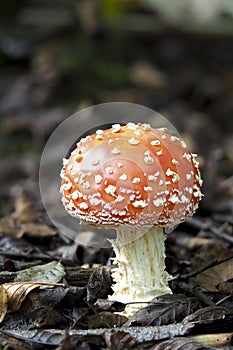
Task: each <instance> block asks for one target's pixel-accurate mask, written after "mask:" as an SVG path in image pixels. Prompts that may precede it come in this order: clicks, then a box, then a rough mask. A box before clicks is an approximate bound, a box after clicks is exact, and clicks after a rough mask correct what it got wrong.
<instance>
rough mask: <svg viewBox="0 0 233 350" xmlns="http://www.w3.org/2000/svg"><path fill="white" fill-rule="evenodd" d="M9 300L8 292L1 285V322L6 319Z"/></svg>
mask: <svg viewBox="0 0 233 350" xmlns="http://www.w3.org/2000/svg"><path fill="white" fill-rule="evenodd" d="M7 302H8V294H7V291H6V290H5V288H4V287H3V286H2V285H1V286H0V312H1V315H0V323H1V322H2V321H3V320H4V318H5V316H6V313H7Z"/></svg>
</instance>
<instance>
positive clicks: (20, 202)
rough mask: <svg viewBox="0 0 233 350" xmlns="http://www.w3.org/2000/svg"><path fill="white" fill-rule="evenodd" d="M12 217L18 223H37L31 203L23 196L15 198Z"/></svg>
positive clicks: (35, 213) (36, 216)
mask: <svg viewBox="0 0 233 350" xmlns="http://www.w3.org/2000/svg"><path fill="white" fill-rule="evenodd" d="M12 217H13V218H14V219H15V220H17V221H18V222H20V223H27V222H37V221H38V215H37V212H36V210H35V208H34V206H33V204H32V202H31V201H30V200H29V199H28V197H27V196H25V195H24V194H22V195H21V196H19V197H17V198H16V200H15V211H14V212H13V213H12Z"/></svg>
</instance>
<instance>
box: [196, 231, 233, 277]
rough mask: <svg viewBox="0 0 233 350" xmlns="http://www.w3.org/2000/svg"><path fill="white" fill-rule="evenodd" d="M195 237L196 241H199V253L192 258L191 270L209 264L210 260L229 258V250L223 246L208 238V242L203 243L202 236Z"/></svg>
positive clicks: (218, 260)
mask: <svg viewBox="0 0 233 350" xmlns="http://www.w3.org/2000/svg"><path fill="white" fill-rule="evenodd" d="M196 239H197V241H200V242H199V244H200V253H199V254H195V255H194V257H193V259H192V269H191V271H195V270H198V269H201V268H204V267H205V266H209V264H210V263H212V262H213V263H214V262H221V261H223V260H224V259H226V258H228V257H229V258H230V256H231V253H230V251H229V250H228V249H226V248H224V247H223V246H222V245H220V244H218V243H216V242H214V241H211V240H210V239H208V240H206V241H207V242H208V243H207V244H205V245H203V239H202V238H200V237H196Z"/></svg>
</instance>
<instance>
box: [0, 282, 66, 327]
mask: <svg viewBox="0 0 233 350" xmlns="http://www.w3.org/2000/svg"><path fill="white" fill-rule="evenodd" d="M41 286H47V287H51V286H52V287H54V286H64V285H63V284H61V283H44V282H22V283H21V282H13V283H4V284H2V285H1V286H0V287H1V290H0V308H1V309H0V310H1V316H0V322H2V321H3V320H4V317H5V315H6V312H7V309H8V307H10V308H11V309H12V310H13V311H16V310H18V309H19V308H20V306H21V304H22V302H23V301H24V300H25V298H26V296H27V295H28V294H29V293H30V292H31V291H32V290H33V289H35V288H38V287H41Z"/></svg>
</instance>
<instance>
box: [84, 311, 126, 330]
mask: <svg viewBox="0 0 233 350" xmlns="http://www.w3.org/2000/svg"><path fill="white" fill-rule="evenodd" d="M126 321H127V317H125V316H122V315H118V314H114V313H112V312H107V311H103V312H100V313H98V314H95V315H89V316H87V323H88V328H89V329H94V328H104V327H107V328H114V327H120V326H122V325H123V324H124V323H125V322H126Z"/></svg>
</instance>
